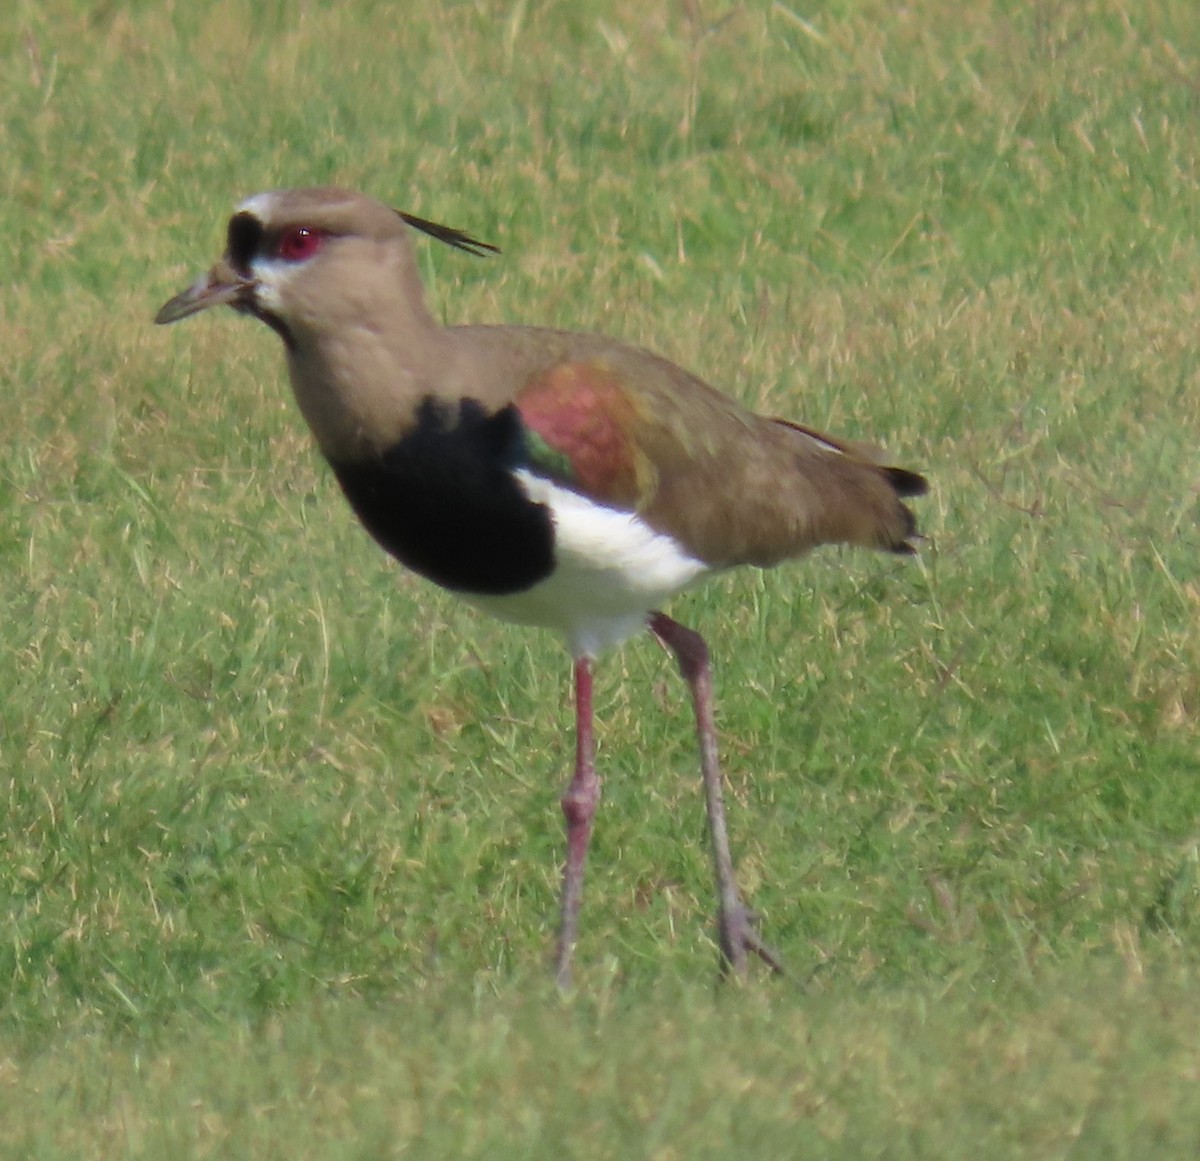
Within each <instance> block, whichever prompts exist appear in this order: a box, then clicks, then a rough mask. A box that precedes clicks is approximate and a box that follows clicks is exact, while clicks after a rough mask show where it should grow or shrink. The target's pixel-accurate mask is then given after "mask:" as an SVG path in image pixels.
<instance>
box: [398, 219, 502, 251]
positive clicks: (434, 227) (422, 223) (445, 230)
mask: <svg viewBox="0 0 1200 1161" xmlns="http://www.w3.org/2000/svg"><path fill="white" fill-rule="evenodd" d="M396 213H398V214H399V215H400V216H401V217H402V218H403V219H404V220H405V221H406V222H407V223H408V224H409V225H410V226H412V227H413V228H414V229H416V230H420V231H421V233H423V234H428V235H429V236H430V237H431V238H436V239H437V240H438V241H439V242H444V243H445V244H446V245H447V246H453V247H454V248H455V249H456V250H465V251H466V252H467V253H468V254H474V255H475V256H476V257H477V258H482V257H485V256H486V255H487V254H499V253H500V247H499V246H493V245H492V244H491V243H490V242H481V241H480V240H479V239H478V238H472V237H471V235H470V234H467V233H464V232H463V231H462V230H456V229H455V228H454V227H453V226H442V225H439V224H438V223H437V222H431V221H429V220H428V219H427V218H418V217H417V215H416V214H406V213H405V212H404V211H403V210H397V211H396Z"/></svg>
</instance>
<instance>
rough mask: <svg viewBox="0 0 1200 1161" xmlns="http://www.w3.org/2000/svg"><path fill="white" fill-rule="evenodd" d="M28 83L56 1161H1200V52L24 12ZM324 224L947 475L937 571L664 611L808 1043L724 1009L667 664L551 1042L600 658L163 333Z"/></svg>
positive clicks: (29, 1029)
mask: <svg viewBox="0 0 1200 1161" xmlns="http://www.w3.org/2000/svg"><path fill="white" fill-rule="evenodd" d="M0 68H2V69H3V84H2V85H0V102H2V103H3V112H4V116H3V119H2V120H0V180H2V181H3V187H4V192H5V196H4V198H3V199H0V227H2V228H0V269H2V270H3V271H4V274H5V278H4V293H3V296H2V297H0V350H3V352H4V357H3V360H2V361H0V398H2V399H3V403H4V409H5V415H6V420H7V422H6V424H5V425H4V430H3V433H2V434H0V616H2V618H3V625H4V629H3V632H0V673H2V674H4V675H6V677H5V687H4V690H3V698H2V704H0V786H2V787H3V791H4V802H3V810H2V814H0V851H2V852H3V853H2V855H0V891H2V892H3V893H4V895H5V897H6V898H7V900H8V916H9V920H8V924H7V938H6V939H4V940H3V941H0V980H3V981H4V986H5V1003H4V1007H3V1012H2V1015H0V1028H2V1030H3V1031H2V1039H0V1080H3V1082H4V1084H5V1085H6V1086H7V1090H8V1094H9V1099H10V1105H11V1112H10V1114H6V1116H5V1118H4V1119H3V1126H2V1127H0V1142H3V1143H4V1147H5V1148H6V1149H7V1150H8V1151H9V1152H10V1153H11V1155H13V1156H18V1155H19V1156H29V1155H36V1156H41V1157H54V1156H69V1155H80V1154H86V1155H88V1156H93V1157H95V1156H109V1155H118V1154H120V1155H125V1156H151V1155H154V1156H161V1155H162V1153H163V1152H164V1150H168V1151H170V1152H171V1153H172V1155H178V1156H191V1155H196V1156H200V1155H203V1156H212V1155H225V1154H229V1155H233V1154H236V1155H238V1156H242V1157H244V1156H268V1155H274V1154H276V1153H279V1152H282V1151H283V1150H284V1149H285V1148H286V1149H287V1151H288V1153H289V1155H298V1156H307V1155H321V1156H340V1155H343V1154H344V1155H347V1156H351V1155H371V1156H377V1155H387V1154H388V1153H389V1152H392V1153H397V1154H400V1153H404V1152H409V1153H410V1154H414V1155H443V1154H445V1155H451V1154H452V1155H455V1156H482V1155H485V1154H486V1155H487V1156H489V1157H495V1156H505V1155H508V1153H509V1152H511V1153H512V1154H513V1155H520V1156H551V1155H553V1156H563V1155H570V1156H580V1157H591V1156H596V1157H600V1156H632V1155H645V1156H653V1157H662V1158H668V1157H685V1156H687V1157H691V1156H728V1155H731V1154H732V1153H734V1152H736V1151H740V1152H745V1151H748V1150H749V1149H750V1148H751V1147H753V1146H755V1144H756V1143H757V1144H758V1146H759V1152H760V1155H764V1156H774V1155H779V1156H785V1155H789V1150H790V1151H791V1153H792V1154H794V1155H804V1156H822V1155H830V1156H845V1157H861V1156H864V1155H871V1154H872V1153H874V1154H877V1155H888V1156H909V1155H911V1156H929V1155H931V1154H932V1155H962V1154H965V1153H967V1152H968V1151H969V1152H970V1153H971V1154H973V1155H976V1156H985V1157H990V1156H996V1157H1001V1156H1022V1157H1035V1156H1060V1155H1062V1154H1063V1152H1064V1151H1065V1150H1066V1149H1068V1148H1069V1147H1071V1146H1072V1145H1074V1146H1077V1147H1078V1148H1079V1149H1080V1150H1081V1153H1080V1155H1088V1156H1114V1157H1117V1156H1126V1155H1129V1156H1139V1157H1140V1156H1145V1155H1147V1154H1146V1149H1147V1145H1146V1142H1148V1141H1150V1142H1153V1143H1154V1145H1155V1155H1156V1156H1180V1157H1183V1156H1188V1157H1190V1156H1193V1155H1194V1152H1195V1145H1196V1140H1195V1131H1194V1126H1195V1124H1196V1123H1197V1118H1196V1116H1195V1100H1196V1098H1195V1095H1194V1094H1195V1079H1196V1076H1197V1074H1198V1070H1200V1060H1198V1059H1197V1050H1196V1048H1195V1045H1196V1043H1197V1040H1196V1035H1195V1029H1194V1028H1193V1027H1191V1022H1192V1021H1191V1018H1190V1016H1189V1015H1188V1013H1189V1012H1190V1010H1191V1008H1192V1007H1194V1005H1193V1004H1192V1003H1191V998H1192V997H1193V996H1194V994H1195V987H1196V957H1195V951H1194V947H1195V941H1196V935H1197V919H1198V896H1197V891H1198V890H1200V883H1198V878H1197V849H1198V848H1197V834H1198V828H1197V808H1198V806H1200V790H1198V787H1200V780H1198V779H1197V777H1196V776H1197V773H1200V761H1198V757H1197V755H1198V745H1197V741H1198V739H1197V727H1196V713H1197V707H1198V705H1200V678H1198V673H1200V656H1198V653H1200V631H1198V630H1197V628H1196V622H1197V611H1198V608H1200V566H1198V557H1197V543H1198V537H1197V531H1196V514H1197V495H1198V492H1200V471H1198V460H1197V452H1196V433H1197V431H1198V430H1200V395H1198V392H1197V382H1198V375H1197V360H1196V356H1195V350H1196V343H1195V339H1194V329H1195V328H1194V320H1195V316H1196V306H1197V292H1196V289H1195V288H1196V285H1197V275H1198V273H1200V254H1198V253H1197V242H1196V238H1197V229H1196V226H1197V198H1196V193H1197V188H1196V187H1197V157H1198V150H1197V131H1196V125H1197V123H1198V122H1197V115H1198V113H1200V30H1198V29H1197V25H1196V22H1195V19H1194V11H1193V9H1192V6H1191V5H1188V4H1184V3H1172V2H1171V0H1151V2H1149V3H1146V4H1143V5H1140V6H1137V7H1136V8H1133V7H1130V6H1126V5H1122V4H1120V3H1117V2H1116V0H1094V2H1084V3H1074V2H1071V3H1068V2H1066V0H1063V2H1057V3H1056V2H1051V0H1042V2H1038V3H1033V4H1006V3H999V2H994V3H985V4H978V5H973V6H971V7H970V9H969V10H965V9H963V8H962V6H960V5H957V4H949V3H945V2H941V0H930V2H928V3H922V4H917V5H909V6H907V7H900V8H897V7H895V6H893V5H886V4H880V3H876V2H874V0H863V2H861V3H849V2H846V3H840V4H839V3H828V4H824V5H822V6H821V7H819V8H817V9H801V8H799V7H797V6H794V5H785V4H781V3H775V4H765V3H764V4H745V5H740V6H728V7H725V6H722V7H718V6H716V5H714V4H710V3H703V4H701V3H699V2H698V0H695V2H692V3H679V4H664V5H644V4H641V5H639V4H633V3H628V2H626V0H603V2H601V0H592V2H585V3H575V4H555V3H538V2H537V0H514V2H506V3H488V2H484V0H479V2H464V3H443V4H434V3H431V2H424V0H415V2H413V3H409V4H406V5H404V6H403V7H400V6H396V5H391V4H372V3H368V2H365V0H354V2H350V3H341V4H337V5H333V4H319V3H307V4H304V3H282V2H280V3H266V4H252V3H249V2H247V0H226V2H218V3H211V4H203V5H200V4H192V5H176V4H171V3H154V4H149V3H144V4H137V3H127V4H95V3H84V2H82V0H71V2H68V0H51V2H49V3H41V4H34V3H32V2H28V0H17V2H16V3H14V4H12V5H10V7H9V10H8V12H7V14H6V15H5V16H4V17H3V18H0ZM324 182H336V183H338V184H342V185H347V186H353V187H358V188H362V189H365V190H367V191H369V192H371V193H373V194H375V195H376V196H379V197H381V198H384V199H386V200H389V201H391V202H392V203H393V204H396V205H398V206H402V207H403V208H405V209H408V210H411V211H413V212H416V213H419V214H423V215H426V216H429V217H432V218H435V219H437V220H440V221H445V222H448V223H450V224H452V225H457V226H461V227H463V228H466V229H469V230H470V231H472V232H473V233H475V234H477V236H480V237H484V238H486V239H488V240H490V241H493V242H496V243H498V244H499V245H500V246H502V247H503V249H504V254H503V255H502V256H501V257H499V258H497V259H489V260H488V261H486V262H484V261H475V260H469V259H467V258H465V257H464V256H462V255H459V254H454V253H451V252H448V251H444V250H439V249H438V248H436V247H433V246H430V245H426V246H425V247H424V252H423V256H422V260H423V262H424V263H425V266H426V272H427V277H428V281H429V288H430V295H431V301H432V302H433V303H434V304H435V309H436V310H437V311H438V312H439V313H440V314H441V315H442V316H443V317H445V318H446V319H447V321H503V322H534V323H542V324H547V325H556V326H567V327H572V328H576V329H596V330H602V331H605V332H607V333H611V334H615V335H619V336H621V337H624V338H626V339H629V340H631V341H634V342H638V343H642V344H645V345H648V346H651V347H653V348H654V349H656V350H658V351H660V352H662V353H664V354H666V355H668V356H669V357H671V358H673V359H676V360H677V361H679V362H681V363H683V364H685V365H686V366H688V367H690V368H693V369H695V370H696V371H698V372H699V373H700V374H702V375H703V376H704V377H705V378H707V379H709V380H710V381H711V382H713V383H715V384H716V385H718V386H720V387H722V388H723V389H725V390H728V391H730V392H732V393H733V394H735V395H737V396H738V397H739V398H742V399H743V400H745V401H746V402H747V403H749V404H751V405H753V406H755V407H757V408H760V409H763V410H766V411H769V412H772V413H778V414H785V415H791V416H795V417H797V418H803V419H804V420H805V421H807V422H810V423H813V424H815V425H817V426H825V427H828V428H829V429H831V430H834V431H839V432H841V433H844V434H847V435H851V436H857V437H861V438H871V439H876V440H879V441H881V442H885V443H887V444H888V446H889V447H890V449H891V450H892V452H893V455H894V456H895V458H896V459H897V461H898V462H900V463H903V464H906V465H909V466H912V467H915V468H918V469H922V470H926V471H927V472H928V473H929V475H930V477H931V480H932V482H933V487H934V490H933V493H932V495H931V496H930V497H929V498H928V499H927V500H926V501H923V502H922V504H921V513H922V518H923V524H924V527H925V530H926V531H927V532H928V534H929V536H930V542H929V544H928V546H927V548H926V550H925V551H924V553H923V555H922V556H921V558H920V559H919V560H917V561H913V562H909V561H901V562H897V561H890V560H882V559H875V558H869V557H866V556H862V555H854V554H848V553H847V554H839V553H827V554H825V555H822V556H819V557H816V558H814V559H812V560H811V561H808V562H805V563H804V564H802V565H800V566H796V567H790V568H787V569H783V570H780V571H778V572H776V573H772V574H768V575H759V574H754V573H744V574H741V575H739V576H736V577H731V578H729V579H727V580H725V581H722V582H720V583H717V584H714V585H711V586H709V587H708V588H707V589H706V590H704V591H702V592H700V593H697V594H695V595H693V596H689V597H687V598H685V599H682V600H680V601H678V602H676V604H675V606H674V607H673V612H674V613H675V614H676V615H677V616H679V617H680V618H681V619H683V620H684V621H685V622H687V623H689V624H693V625H695V626H696V627H697V628H700V629H701V630H702V631H703V632H704V633H705V634H706V636H707V637H708V639H709V641H710V644H711V645H712V647H713V650H714V655H715V657H716V661H717V665H718V686H719V698H720V701H719V710H720V722H721V727H722V730H723V748H724V753H725V758H726V764H727V772H728V777H729V781H730V798H731V804H730V805H731V826H732V832H733V841H734V847H735V854H736V856H737V859H738V862H739V866H740V875H741V879H742V881H743V883H744V886H745V888H746V891H747V894H748V895H749V896H750V898H751V900H752V902H753V905H754V906H755V908H756V909H757V910H758V911H759V912H760V913H761V915H762V917H763V922H764V926H765V930H766V934H767V935H768V937H769V938H770V940H771V941H772V942H774V943H775V944H777V945H779V946H780V948H781V950H782V951H783V953H784V954H785V956H786V958H787V960H788V962H789V963H790V964H791V965H792V967H793V969H794V971H795V973H796V977H797V978H796V980H794V981H792V982H791V983H788V984H784V985H777V984H771V983H767V982H765V981H762V982H760V981H756V982H755V983H754V985H753V986H752V988H751V989H749V991H748V994H746V995H738V996H726V997H723V998H722V999H721V1000H719V1001H715V1002H714V1000H713V997H712V995H711V984H712V978H713V969H714V964H715V953H714V949H713V947H712V944H711V931H710V912H711V903H710V898H709V871H708V860H707V855H706V849H705V847H704V845H703V839H702V835H703V815H702V808H701V805H700V798H699V793H698V786H697V782H698V778H697V774H696V763H695V758H694V753H693V743H692V738H691V727H690V724H689V720H688V713H687V707H686V699H685V697H684V694H683V691H682V690H681V689H680V687H679V683H678V681H677V680H676V678H675V676H674V674H673V673H672V672H671V671H670V666H669V665H668V664H667V663H666V661H665V659H664V658H663V657H661V656H660V655H659V653H658V652H657V650H655V649H654V648H652V647H651V646H649V644H648V643H635V644H632V645H630V646H629V647H627V648H626V649H625V650H623V651H622V652H621V653H619V654H615V655H613V656H612V657H610V658H607V659H606V660H605V662H604V664H603V665H602V667H601V682H600V686H599V690H598V697H599V716H600V728H601V764H602V769H603V773H604V775H605V777H606V783H605V801H604V803H603V806H602V809H601V815H600V820H599V825H598V830H597V836H596V847H595V853H594V858H593V860H592V864H591V870H590V875H591V877H590V881H589V885H588V894H587V899H586V903H585V912H584V937H583V940H582V942H581V946H580V951H579V959H580V967H579V985H580V996H579V998H578V999H577V1000H576V1001H575V1002H574V1003H573V1004H569V1005H567V1006H566V1007H564V1006H562V1005H561V1004H560V1003H559V1001H558V1000H557V999H556V998H555V997H554V996H553V993H552V991H551V989H550V987H549V984H548V981H547V957H548V953H549V950H550V946H551V942H552V926H553V917H554V913H555V908H556V889H557V888H556V883H557V875H558V863H559V858H560V846H561V833H560V832H561V820H560V815H559V812H558V808H557V796H558V793H559V790H560V788H561V784H562V780H563V777H564V774H565V770H566V767H567V764H568V762H569V759H570V737H569V705H568V701H567V677H568V665H567V661H566V658H565V656H564V655H563V653H562V651H561V648H560V647H559V646H558V644H557V643H556V642H554V641H552V640H550V639H548V638H546V637H543V636H542V635H539V634H536V633H531V632H526V631H521V630H517V629H512V628H508V627H504V626H500V625H497V624H493V623H491V622H487V621H484V620H483V619H482V618H480V617H477V616H476V615H475V614H474V613H472V612H471V611H470V610H467V609H464V608H462V607H460V606H459V605H457V604H455V603H454V602H453V601H452V600H450V599H448V598H445V597H443V596H442V595H441V594H438V593H437V592H435V591H434V590H432V589H431V588H429V587H428V586H426V585H424V584H423V583H421V582H419V581H417V580H415V579H413V578H411V577H409V576H406V575H404V574H402V573H400V572H399V571H398V570H397V569H395V568H393V567H392V566H391V565H390V564H389V563H388V562H387V561H386V560H385V559H384V558H383V557H382V556H381V555H380V554H379V553H378V552H377V551H376V550H375V549H374V547H373V546H372V545H371V544H370V543H369V542H368V541H367V539H366V537H365V536H364V535H363V534H362V532H361V531H360V530H359V529H358V528H357V527H356V526H355V525H354V522H353V520H352V518H351V517H350V515H349V514H348V512H347V511H346V510H345V509H344V507H343V505H342V504H341V502H340V499H339V497H338V496H337V495H336V489H335V487H334V486H333V485H332V483H331V480H330V479H329V477H328V474H327V473H326V472H325V470H324V468H323V467H322V465H321V464H320V463H319V461H318V458H317V456H316V455H315V453H314V452H313V451H312V450H311V448H310V446H309V441H308V437H307V435H306V434H305V432H304V431H303V429H302V425H301V422H300V420H299V418H298V416H297V415H296V414H295V412H294V407H293V405H292V403H291V400H290V399H289V397H288V392H287V388H286V383H285V381H284V375H283V370H282V366H281V360H280V357H279V351H278V349H277V346H278V344H277V341H276V340H275V339H274V337H273V336H272V335H271V334H270V333H269V332H268V331H267V330H266V329H265V328H261V327H254V326H251V325H248V324H247V323H245V322H243V321H240V320H236V319H234V318H231V317H225V318H219V317H214V318H211V319H204V320H201V321H199V322H197V323H196V324H194V325H193V326H191V327H189V328H186V329H181V330H179V331H177V332H167V333H164V332H161V331H156V330H155V329H154V328H153V327H152V326H151V325H150V323H149V320H150V318H151V317H152V315H153V313H154V310H155V309H156V308H157V306H158V305H159V304H160V303H161V302H162V301H164V300H165V299H166V298H167V297H169V296H170V295H171V294H173V293H174V292H175V291H176V290H178V289H179V288H180V287H181V286H182V285H184V284H185V283H186V282H187V281H189V280H190V279H191V278H192V277H193V276H194V275H195V273H196V272H198V271H199V270H200V269H202V268H203V267H204V266H205V265H207V264H208V263H209V262H210V261H211V260H212V258H213V257H214V256H215V255H216V253H217V252H218V251H219V248H220V246H221V242H222V228H223V222H224V218H225V216H226V215H227V214H228V212H229V210H230V208H231V207H232V206H233V205H234V204H235V203H236V202H237V201H238V200H240V199H241V198H242V197H243V196H245V195H247V194H250V193H253V192H255V191H257V190H260V189H264V188H270V187H272V186H277V185H301V184H314V183H324ZM548 1061H553V1062H554V1063H553V1065H551V1064H548V1063H547V1062H548ZM573 1110H576V1111H577V1113H578V1115H577V1116H576V1113H575V1112H573ZM901 1128H902V1129H903V1131H900V1129H901ZM1089 1141H1091V1142H1092V1144H1091V1145H1089V1144H1088V1142H1089Z"/></svg>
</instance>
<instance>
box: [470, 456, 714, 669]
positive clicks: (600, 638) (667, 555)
mask: <svg viewBox="0 0 1200 1161" xmlns="http://www.w3.org/2000/svg"><path fill="white" fill-rule="evenodd" d="M516 475H517V479H518V480H519V481H520V482H521V486H522V487H523V488H524V489H525V491H526V492H527V493H528V495H529V498H530V499H531V500H535V501H536V502H537V503H539V504H545V505H546V506H547V507H548V508H549V509H550V511H551V514H552V515H553V518H554V557H555V569H554V572H553V573H552V574H551V575H550V576H549V577H547V578H546V580H544V581H541V582H539V583H538V584H536V585H534V586H533V588H531V589H527V590H525V591H524V592H521V593H512V594H510V595H507V596H469V597H467V599H468V600H469V601H470V602H471V603H472V604H474V605H476V606H477V607H478V608H481V609H483V610H485V611H486V612H489V613H491V614H492V615H493V616H496V617H500V618H501V619H502V620H505V621H515V622H517V623H518V624H522V625H540V626H542V627H543V628H546V629H554V630H556V631H557V632H559V633H561V634H562V635H563V636H564V637H565V638H566V642H567V647H568V648H569V649H570V650H571V653H572V655H573V656H575V657H582V656H589V657H594V656H595V655H596V654H597V653H599V652H600V651H601V650H602V649H606V648H608V647H609V646H611V645H617V644H619V643H620V642H622V641H624V640H625V639H626V638H627V637H630V636H632V635H633V634H634V633H636V632H637V631H638V630H639V629H640V628H642V626H643V625H644V624H645V620H646V614H647V613H648V612H650V611H651V610H652V609H657V608H658V607H659V606H660V605H662V604H663V603H664V602H666V601H667V600H668V599H670V598H671V597H673V596H674V595H675V594H676V593H678V592H679V591H680V590H681V589H684V588H686V587H687V586H688V585H690V584H692V583H694V582H695V581H697V580H699V579H700V578H701V577H702V576H704V575H705V573H707V572H709V571H710V570H709V566H708V565H706V564H705V563H704V562H703V561H701V560H697V559H696V558H695V557H693V556H691V555H689V554H688V553H687V552H686V551H685V550H684V549H683V548H682V547H681V546H680V545H679V544H678V543H676V542H675V541H674V540H672V539H671V537H669V536H667V535H665V534H663V533H661V532H655V531H654V529H652V528H650V527H649V526H648V525H647V524H646V523H645V522H644V521H642V520H641V519H640V518H639V517H638V516H637V515H636V514H635V513H631V512H620V511H618V510H617V509H615V508H607V507H605V506H604V505H602V504H597V503H595V502H594V501H592V500H589V499H588V498H587V497H586V496H581V495H580V494H579V493H578V492H572V491H571V490H570V489H568V488H563V487H561V486H560V485H558V484H554V483H551V482H550V481H549V480H545V479H542V478H541V477H539V476H534V475H532V474H531V473H530V472H527V471H524V470H521V471H518V472H517V473H516Z"/></svg>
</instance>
